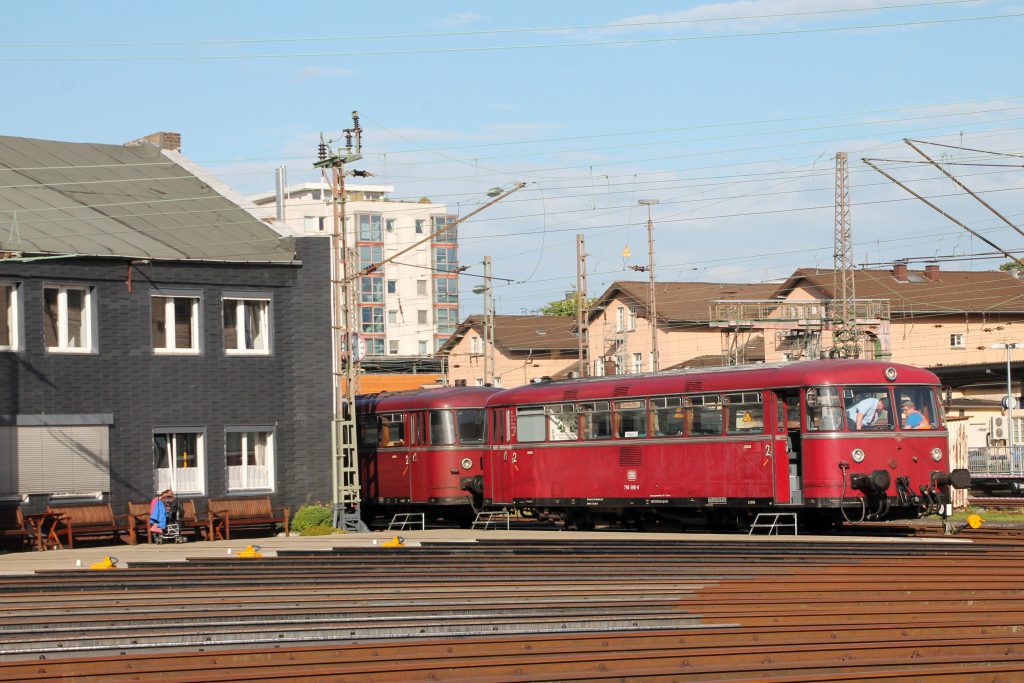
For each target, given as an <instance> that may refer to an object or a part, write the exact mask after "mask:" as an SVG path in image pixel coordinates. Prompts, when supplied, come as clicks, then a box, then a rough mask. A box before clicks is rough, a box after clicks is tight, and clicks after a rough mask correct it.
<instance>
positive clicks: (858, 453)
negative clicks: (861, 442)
mask: <svg viewBox="0 0 1024 683" xmlns="http://www.w3.org/2000/svg"><path fill="white" fill-rule="evenodd" d="M850 457H852V458H853V461H854V462H864V450H863V449H860V448H854V449H853V453H850Z"/></svg>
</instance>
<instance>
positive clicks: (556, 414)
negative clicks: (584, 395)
mask: <svg viewBox="0 0 1024 683" xmlns="http://www.w3.org/2000/svg"><path fill="white" fill-rule="evenodd" d="M544 412H545V414H546V415H547V417H548V438H549V439H550V440H551V441H575V440H576V439H577V438H579V420H578V418H577V413H576V406H575V405H573V404H571V403H565V404H562V405H553V406H544Z"/></svg>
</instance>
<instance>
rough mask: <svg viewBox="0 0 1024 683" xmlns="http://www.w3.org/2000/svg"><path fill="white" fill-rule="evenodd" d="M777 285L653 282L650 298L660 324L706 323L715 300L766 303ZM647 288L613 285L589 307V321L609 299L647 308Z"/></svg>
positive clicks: (644, 285)
mask: <svg viewBox="0 0 1024 683" xmlns="http://www.w3.org/2000/svg"><path fill="white" fill-rule="evenodd" d="M778 288H779V286H778V285H777V284H737V283H719V282H655V285H654V297H655V304H656V306H657V309H658V319H659V320H661V321H663V322H707V321H708V308H709V304H710V302H712V301H716V300H718V299H770V298H772V297H773V296H774V295H775V292H776V290H777V289H778ZM648 290H649V285H648V283H646V282H628V281H617V282H613V283H612V284H611V286H609V287H608V289H607V290H606V291H605V293H604V294H602V295H601V297H600V298H599V299H598V300H597V301H595V302H594V305H593V306H592V307H591V314H590V318H591V320H593V319H594V317H595V316H597V315H598V314H599V313H600V311H601V310H602V308H603V307H605V306H607V304H608V303H609V302H611V300H612V299H615V298H616V297H617V296H619V297H621V298H622V299H623V300H624V301H625V302H627V303H633V304H637V305H639V306H641V307H643V308H646V307H647V293H648Z"/></svg>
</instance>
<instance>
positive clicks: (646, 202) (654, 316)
mask: <svg viewBox="0 0 1024 683" xmlns="http://www.w3.org/2000/svg"><path fill="white" fill-rule="evenodd" d="M637 203H638V204H640V206H646V207H647V275H648V285H647V287H648V292H647V298H648V299H649V300H650V302H651V304H650V314H651V315H650V323H651V370H653V371H654V372H657V371H658V305H657V303H656V301H655V298H654V221H652V220H651V207H652V206H654V205H655V204H657V203H658V200H657V199H641V200H639V201H638V202H637Z"/></svg>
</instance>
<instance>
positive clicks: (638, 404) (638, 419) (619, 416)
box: [615, 398, 647, 439]
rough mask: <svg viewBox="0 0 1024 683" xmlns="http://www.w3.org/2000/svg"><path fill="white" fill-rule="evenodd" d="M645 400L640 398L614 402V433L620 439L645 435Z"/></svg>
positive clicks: (638, 437) (637, 437)
mask: <svg viewBox="0 0 1024 683" xmlns="http://www.w3.org/2000/svg"><path fill="white" fill-rule="evenodd" d="M646 423H647V402H646V401H644V400H643V399H642V398H641V399H631V400H629V401H616V402H615V427H616V430H615V435H616V436H617V437H619V438H620V439H640V438H643V437H645V436H647V424H646Z"/></svg>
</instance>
